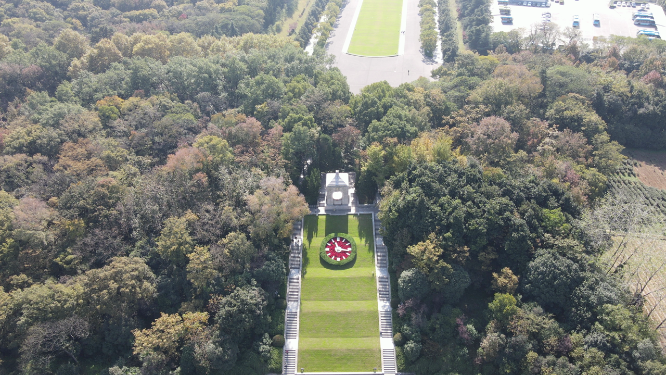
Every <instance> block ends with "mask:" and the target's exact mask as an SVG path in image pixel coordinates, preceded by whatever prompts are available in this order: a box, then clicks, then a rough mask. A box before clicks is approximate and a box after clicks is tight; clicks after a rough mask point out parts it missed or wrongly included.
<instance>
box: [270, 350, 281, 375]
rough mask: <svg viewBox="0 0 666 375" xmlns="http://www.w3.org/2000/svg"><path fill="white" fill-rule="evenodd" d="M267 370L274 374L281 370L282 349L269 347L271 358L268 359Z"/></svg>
mask: <svg viewBox="0 0 666 375" xmlns="http://www.w3.org/2000/svg"><path fill="white" fill-rule="evenodd" d="M268 371H270V372H273V373H276V374H279V373H281V372H282V350H280V349H278V348H271V359H270V361H268Z"/></svg>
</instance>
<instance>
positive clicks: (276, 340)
mask: <svg viewBox="0 0 666 375" xmlns="http://www.w3.org/2000/svg"><path fill="white" fill-rule="evenodd" d="M273 346H274V347H276V348H281V347H283V346H284V336H282V335H275V336H273Z"/></svg>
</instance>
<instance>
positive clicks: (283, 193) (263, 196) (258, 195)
mask: <svg viewBox="0 0 666 375" xmlns="http://www.w3.org/2000/svg"><path fill="white" fill-rule="evenodd" d="M246 199H247V204H248V208H249V209H250V212H251V213H252V218H253V219H252V221H251V223H250V234H251V235H252V237H253V238H256V239H258V240H260V241H270V238H271V237H273V236H275V238H278V239H284V238H288V237H289V236H290V235H291V229H292V224H293V222H294V221H295V220H297V219H300V218H302V217H303V216H304V215H306V214H307V213H308V212H309V209H308V205H307V203H305V198H304V197H303V196H302V195H301V194H299V193H298V189H296V187H295V186H293V185H288V186H287V185H286V184H285V183H284V180H283V179H282V178H276V177H266V178H264V179H262V180H261V181H260V182H259V189H258V190H257V191H256V192H255V193H254V194H252V195H249V196H248V197H247V198H246Z"/></svg>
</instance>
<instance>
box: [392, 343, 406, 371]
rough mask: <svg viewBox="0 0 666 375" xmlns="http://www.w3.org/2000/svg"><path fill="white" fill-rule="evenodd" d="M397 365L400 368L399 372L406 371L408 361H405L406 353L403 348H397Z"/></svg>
mask: <svg viewBox="0 0 666 375" xmlns="http://www.w3.org/2000/svg"><path fill="white" fill-rule="evenodd" d="M395 364H396V366H397V367H398V371H400V372H402V371H405V366H406V364H407V361H406V360H405V351H404V350H402V348H401V347H399V346H398V347H396V348H395Z"/></svg>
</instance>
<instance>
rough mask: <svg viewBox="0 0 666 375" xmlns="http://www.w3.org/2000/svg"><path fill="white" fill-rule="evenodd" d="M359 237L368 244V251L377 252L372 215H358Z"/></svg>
mask: <svg viewBox="0 0 666 375" xmlns="http://www.w3.org/2000/svg"><path fill="white" fill-rule="evenodd" d="M358 238H359V239H360V240H361V241H363V242H364V243H365V244H366V245H368V251H369V252H371V253H374V252H375V246H374V243H375V231H374V228H373V227H372V216H370V215H368V214H363V215H358Z"/></svg>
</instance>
